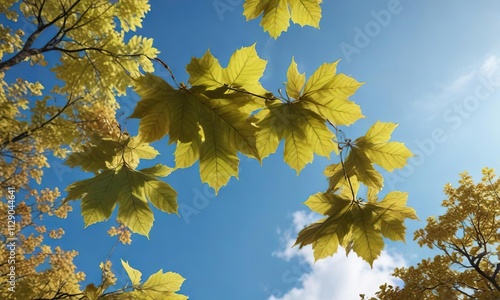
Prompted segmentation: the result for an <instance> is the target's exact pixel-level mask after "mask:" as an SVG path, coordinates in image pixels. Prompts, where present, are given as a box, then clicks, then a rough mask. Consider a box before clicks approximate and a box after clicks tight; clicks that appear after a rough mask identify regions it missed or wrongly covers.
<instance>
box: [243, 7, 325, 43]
mask: <svg viewBox="0 0 500 300" xmlns="http://www.w3.org/2000/svg"><path fill="white" fill-rule="evenodd" d="M321 2H322V1H321V0H246V1H245V3H244V4H243V8H244V11H243V15H245V17H246V19H247V21H248V20H253V19H256V18H258V17H259V16H260V15H262V21H261V23H260V25H261V26H262V27H263V28H264V31H267V32H269V35H271V36H272V37H273V38H275V39H276V38H277V37H278V36H280V34H281V33H282V32H284V31H287V29H288V27H289V26H290V19H291V20H292V22H294V23H296V24H299V25H301V26H306V25H309V26H312V27H315V28H319V22H320V20H321V7H320V3H321Z"/></svg>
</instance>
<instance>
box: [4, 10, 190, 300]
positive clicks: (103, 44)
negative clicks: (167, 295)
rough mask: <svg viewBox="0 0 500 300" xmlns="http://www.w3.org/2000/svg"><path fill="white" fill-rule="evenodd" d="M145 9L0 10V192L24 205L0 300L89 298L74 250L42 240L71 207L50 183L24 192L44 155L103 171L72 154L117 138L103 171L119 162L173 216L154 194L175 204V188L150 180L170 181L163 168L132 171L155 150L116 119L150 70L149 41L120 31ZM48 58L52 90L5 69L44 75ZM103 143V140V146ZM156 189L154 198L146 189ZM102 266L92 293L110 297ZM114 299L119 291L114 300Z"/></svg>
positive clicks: (38, 177)
mask: <svg viewBox="0 0 500 300" xmlns="http://www.w3.org/2000/svg"><path fill="white" fill-rule="evenodd" d="M148 10H149V5H148V3H147V1H127V0H121V1H108V0H68V1H54V0H35V1H15V0H11V1H2V3H1V4H0V14H1V18H2V24H1V25H0V37H1V38H0V115H1V116H2V117H1V118H0V185H1V189H0V196H2V198H5V199H8V198H9V197H10V196H12V195H13V194H9V193H13V192H14V191H15V194H16V195H23V194H25V195H26V199H21V198H18V199H16V202H15V203H16V207H15V212H16V215H15V220H16V225H15V230H14V231H12V232H15V233H16V237H17V240H15V244H16V264H15V267H16V269H15V274H16V279H15V283H16V286H15V293H12V292H11V291H9V287H11V285H10V283H9V282H8V281H7V280H8V279H9V278H8V277H7V276H2V278H1V280H0V286H1V288H0V298H2V299H13V298H12V297H15V299H23V300H24V299H34V298H40V299H41V298H43V299H60V298H62V297H65V298H79V299H81V298H82V297H83V296H84V293H87V292H88V289H85V292H84V291H82V290H81V288H80V284H81V282H82V281H83V280H84V279H85V274H84V273H83V272H81V271H78V270H77V267H76V266H75V265H74V263H73V259H74V257H75V256H76V255H78V252H77V251H74V250H69V251H66V250H63V249H61V248H60V247H58V246H56V247H55V248H54V247H53V246H49V245H53V244H57V243H55V242H54V241H50V240H49V239H59V238H61V237H62V236H63V234H64V229H63V228H47V227H46V225H45V222H44V220H45V219H47V217H53V216H55V217H58V218H62V219H65V218H66V217H67V214H68V213H69V212H71V211H72V207H71V205H69V203H68V202H66V201H67V200H68V199H67V197H66V199H65V201H63V200H61V199H60V197H61V193H60V192H59V189H58V188H57V187H56V188H52V189H49V188H47V189H43V190H41V191H40V190H38V189H35V188H32V187H31V186H30V183H31V182H32V181H33V180H34V181H36V182H38V183H41V181H42V179H43V175H44V169H45V168H48V167H50V165H49V163H48V161H49V158H50V156H51V155H53V156H55V157H58V158H64V157H66V156H67V153H68V152H74V153H73V154H72V155H71V156H70V158H69V159H68V165H70V166H73V167H74V166H76V165H82V164H83V168H84V169H86V170H87V171H95V172H97V171H99V168H98V167H100V166H95V165H92V164H90V165H87V164H86V162H87V163H88V162H89V161H90V160H88V159H87V158H86V157H85V156H78V154H77V153H76V151H78V150H84V151H86V150H89V149H92V147H93V146H96V144H97V142H96V141H106V142H108V144H110V143H111V142H110V141H119V142H116V143H115V146H116V149H114V150H116V151H118V150H121V152H120V153H118V152H114V154H115V156H114V157H113V158H112V159H111V160H110V161H109V164H111V165H110V167H111V166H112V165H113V164H116V165H118V164H119V163H121V162H122V163H123V164H125V163H126V164H127V166H126V167H127V168H130V170H132V171H130V172H133V174H137V176H138V177H140V178H142V180H143V181H144V182H147V186H145V187H144V189H143V191H142V192H143V193H146V194H148V195H149V196H151V194H153V196H152V197H151V198H152V200H151V202H152V203H153V204H154V205H156V206H157V207H159V208H160V209H164V210H166V211H169V212H173V211H174V210H175V208H174V207H172V208H171V207H169V206H168V205H166V203H165V202H162V201H163V200H165V199H162V198H161V197H160V196H162V195H163V196H165V197H167V196H168V199H169V201H173V200H171V199H172V198H175V192H174V191H173V190H170V189H168V185H167V184H166V183H164V182H162V181H159V180H158V179H157V178H156V176H166V175H168V172H169V171H168V168H166V167H164V166H161V165H158V166H156V167H154V168H150V169H143V170H141V171H140V172H139V171H135V168H136V167H137V165H138V163H139V159H140V158H151V156H153V155H156V154H157V152H156V151H155V150H154V149H152V148H150V147H149V146H144V145H143V144H141V143H140V141H138V140H133V139H130V138H129V139H125V138H123V135H122V134H121V133H120V128H119V125H118V122H117V121H116V116H115V111H116V109H117V108H118V107H119V105H118V102H117V99H116V96H118V95H124V94H125V92H126V89H127V87H128V86H130V83H131V81H132V77H133V76H137V75H138V74H140V72H141V70H142V71H153V65H152V62H151V58H154V57H155V56H156V54H157V53H158V51H157V50H156V49H155V48H154V47H153V46H152V39H148V38H144V37H141V36H136V35H127V36H128V38H127V39H126V37H125V34H124V32H128V31H135V30H136V28H137V27H140V26H141V22H142V19H143V17H144V16H145V13H146V12H147V11H148ZM4 20H5V22H4ZM23 22H24V23H23ZM15 28H23V29H24V30H27V29H29V30H31V31H30V32H24V31H23V30H22V29H15ZM50 52H57V53H59V54H60V56H59V62H58V63H57V64H56V65H53V67H52V68H51V71H52V72H53V74H54V75H55V76H56V77H57V78H58V79H59V85H53V86H50V87H48V89H47V87H45V86H44V85H43V84H44V83H43V82H38V81H37V82H30V81H28V80H25V79H23V78H14V77H12V75H13V73H11V72H9V71H10V70H11V69H13V68H19V67H22V66H21V65H26V64H27V63H28V62H29V64H30V65H31V68H33V70H35V72H40V74H45V73H47V71H46V70H45V68H46V66H47V65H48V63H47V62H46V61H45V59H44V57H45V55H48V54H49V53H50ZM10 74H12V75H10ZM89 83H93V84H89ZM106 142H102V143H100V145H101V147H103V146H104V144H106ZM134 143H135V144H134ZM94 150H95V149H94ZM106 150H110V149H106ZM104 152H105V153H98V151H94V152H92V151H90V153H91V155H104V156H106V155H108V154H109V153H108V152H107V151H104ZM87 153H88V152H87ZM106 157H107V156H106ZM104 161H106V159H104ZM56 167H57V166H56ZM105 167H106V166H103V168H105ZM117 167H118V166H117ZM96 168H97V169H96ZM128 170H129V169H126V171H128ZM75 184H76V183H75ZM155 187H156V188H157V190H160V192H158V194H160V195H157V191H151V190H152V189H154V188H155ZM80 190H82V189H80ZM21 191H26V192H25V193H24V192H21ZM0 204H1V205H0V206H1V207H0V208H1V213H0V214H1V216H2V218H3V219H4V220H6V219H7V211H8V203H7V202H4V201H2V202H1V203H0ZM125 213H129V212H128V211H126V210H125ZM127 225H129V226H131V227H133V228H136V227H135V226H134V224H129V223H127ZM10 233H11V231H10V230H9V229H8V228H5V227H2V231H1V235H0V244H1V245H2V247H1V250H0V258H1V261H2V264H0V273H2V274H9V272H10V271H11V269H10V266H11V265H10V264H9V263H8V261H9V257H10V251H9V248H8V247H7V245H8V244H9V243H10V242H12V240H9V239H8V238H9V237H10V236H11V235H10ZM129 233H130V232H129V231H128V229H125V228H124V227H122V226H120V228H118V229H115V228H112V230H111V231H110V234H112V235H120V240H121V241H122V242H123V243H130V234H129ZM48 240H49V241H48ZM101 269H102V271H103V282H101V283H100V284H99V286H98V291H99V293H98V294H95V295H98V296H99V297H103V296H104V295H106V297H107V298H109V297H110V296H111V294H110V292H109V291H106V289H107V288H108V287H111V286H112V285H113V284H114V282H115V281H116V280H114V281H113V280H112V278H113V277H114V275H112V272H111V262H106V263H103V264H101ZM105 274H107V275H106V276H104V275H105ZM108 275H109V276H108ZM106 278H108V279H109V280H108V279H106ZM120 293H123V291H120V290H117V291H115V292H113V293H112V294H113V295H115V296H118V295H119V294H120ZM179 299H182V298H179Z"/></svg>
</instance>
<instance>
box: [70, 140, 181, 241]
mask: <svg viewBox="0 0 500 300" xmlns="http://www.w3.org/2000/svg"><path fill="white" fill-rule="evenodd" d="M157 155H158V151H156V150H155V149H154V148H153V147H151V146H149V145H148V144H147V143H144V142H142V141H141V140H140V139H139V138H130V136H129V135H128V134H124V135H123V136H121V137H120V138H119V139H118V140H117V141H115V140H111V139H100V140H96V141H94V142H90V143H88V144H87V145H85V146H84V150H83V151H82V152H75V153H72V154H71V155H70V156H69V157H68V159H67V160H66V164H67V165H69V166H71V167H76V166H80V167H81V168H82V169H83V170H84V171H87V172H94V173H95V174H97V175H96V176H95V177H93V178H90V179H85V180H82V181H77V182H75V183H73V184H71V185H69V186H68V187H67V189H66V190H67V191H68V195H67V196H66V201H70V200H76V199H82V201H81V209H82V215H83V220H84V222H85V226H89V225H91V224H94V223H96V222H101V221H104V220H107V219H108V218H109V217H110V216H111V214H112V212H113V210H114V208H115V206H116V205H117V204H118V216H117V220H118V221H119V222H120V223H122V224H123V225H125V226H127V227H128V228H130V229H131V230H132V231H133V232H136V233H139V234H142V235H146V236H147V235H148V233H149V231H150V229H151V227H152V226H153V221H154V217H153V212H152V210H151V208H150V206H149V204H148V200H149V202H150V203H151V204H152V205H153V206H155V207H156V208H157V209H159V210H161V211H164V212H167V213H177V208H178V205H177V199H176V198H177V193H176V192H175V191H174V190H173V189H172V188H171V187H170V185H168V184H167V183H165V182H164V181H162V180H159V179H158V178H157V177H158V176H159V177H164V176H167V175H169V174H170V172H171V171H172V169H171V168H169V167H167V166H164V165H161V164H157V165H155V166H153V167H150V168H145V169H141V170H136V168H137V166H138V165H139V161H140V159H153V158H155V157H156V156H157Z"/></svg>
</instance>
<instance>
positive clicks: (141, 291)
mask: <svg viewBox="0 0 500 300" xmlns="http://www.w3.org/2000/svg"><path fill="white" fill-rule="evenodd" d="M121 262H122V266H123V268H124V269H125V271H126V272H127V275H128V276H129V278H130V281H131V282H132V285H133V286H134V290H133V291H131V292H127V293H125V295H128V296H131V297H132V298H133V299H141V300H142V299H144V300H146V299H165V300H187V299H188V297H186V296H184V295H181V294H177V292H178V291H179V290H180V289H181V286H182V283H183V282H184V280H185V279H184V278H183V277H182V276H181V275H179V274H177V273H174V272H166V273H163V270H159V271H158V272H156V273H155V274H153V275H151V276H149V278H148V279H147V280H146V281H145V282H144V283H141V276H142V274H141V272H140V271H138V270H136V269H134V268H132V267H131V266H130V265H129V264H128V262H126V261H123V260H121Z"/></svg>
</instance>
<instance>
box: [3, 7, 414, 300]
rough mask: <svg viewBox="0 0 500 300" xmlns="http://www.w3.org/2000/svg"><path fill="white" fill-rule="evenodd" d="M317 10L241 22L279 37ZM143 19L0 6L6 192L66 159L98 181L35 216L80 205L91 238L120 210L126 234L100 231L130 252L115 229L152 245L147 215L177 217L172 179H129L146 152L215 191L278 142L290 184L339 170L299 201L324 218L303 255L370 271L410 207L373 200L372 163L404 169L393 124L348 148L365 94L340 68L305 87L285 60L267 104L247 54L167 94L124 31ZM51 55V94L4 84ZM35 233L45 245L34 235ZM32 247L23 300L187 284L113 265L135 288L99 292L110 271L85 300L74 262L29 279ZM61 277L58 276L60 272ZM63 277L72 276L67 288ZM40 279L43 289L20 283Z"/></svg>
mask: <svg viewBox="0 0 500 300" xmlns="http://www.w3.org/2000/svg"><path fill="white" fill-rule="evenodd" d="M321 2H322V1H321V0H246V1H245V3H244V15H245V16H246V18H247V20H251V19H255V18H258V17H259V16H260V15H262V22H261V25H262V26H263V28H264V30H265V31H268V32H269V33H270V35H271V36H272V37H274V38H277V37H278V36H279V35H280V34H281V33H282V32H284V31H286V30H287V28H288V26H289V23H290V20H292V22H294V23H297V24H299V25H301V26H305V25H309V26H313V27H319V21H320V19H321V7H320V4H321ZM149 9H150V7H149V4H148V1H147V0H140V1H130V0H118V1H114V0H67V1H59V0H34V1H18V0H8V1H3V2H2V3H1V4H0V13H1V14H2V15H4V16H5V17H6V19H7V20H9V22H6V23H5V25H4V24H2V25H0V36H2V39H1V40H0V113H1V115H2V116H4V117H2V118H1V119H0V125H1V126H0V128H1V129H0V151H1V156H0V168H1V170H2V172H1V174H0V182H1V185H2V187H7V186H9V187H14V188H16V189H29V182H30V180H32V179H35V180H37V181H38V182H40V181H41V179H42V176H43V169H44V168H46V167H48V166H49V164H48V162H47V152H48V151H50V152H51V153H52V154H53V155H55V156H56V157H60V158H65V157H66V156H67V153H68V152H72V154H71V155H70V156H69V157H68V159H67V160H66V164H67V165H68V166H70V167H73V168H74V167H80V168H81V169H82V170H84V171H87V172H93V173H94V177H92V178H89V179H86V180H82V181H78V182H75V183H73V184H71V185H70V186H68V187H67V189H66V190H67V192H68V195H67V197H66V199H65V201H63V202H62V204H61V206H59V207H56V206H54V205H53V203H52V202H51V201H45V202H44V200H43V199H49V198H51V197H54V195H57V197H58V196H59V195H58V192H57V193H56V192H55V194H50V193H48V192H47V194H46V195H44V196H43V197H39V198H40V199H42V200H40V201H39V203H38V204H37V205H38V206H37V207H38V209H39V211H40V213H41V214H40V215H43V214H45V213H47V214H50V213H52V212H53V214H56V215H60V216H61V217H64V216H65V215H66V213H67V212H68V211H70V206H69V205H68V203H69V202H68V201H70V200H77V199H81V208H82V214H83V219H84V222H85V224H86V226H88V225H91V224H93V223H96V222H100V221H104V220H107V219H108V218H109V217H110V216H111V215H112V212H113V211H114V209H115V207H116V206H118V213H117V219H118V221H119V223H121V224H122V225H123V226H122V227H120V228H119V229H112V230H111V231H110V232H111V234H112V235H115V234H116V235H118V234H120V239H121V240H122V242H125V243H127V242H129V240H130V239H129V235H128V231H126V230H125V229H124V228H125V227H127V228H129V229H130V230H132V231H133V232H136V233H139V234H143V235H146V236H147V235H148V233H149V231H150V229H151V227H152V225H153V221H154V217H153V213H152V210H151V207H150V204H152V205H153V206H154V207H156V208H157V209H159V210H161V211H164V212H167V213H177V206H178V205H177V200H176V197H177V194H176V192H175V191H174V190H173V189H172V188H171V187H170V186H169V185H168V184H167V183H165V182H164V181H162V180H160V179H159V178H158V177H165V176H167V175H169V174H170V172H171V171H172V169H171V168H169V167H167V166H164V165H161V164H157V165H155V166H153V167H150V168H142V169H138V167H139V163H140V160H141V159H153V158H155V157H156V156H157V154H158V152H157V151H156V150H154V149H153V148H152V147H151V146H149V144H148V143H150V142H153V141H157V140H160V139H162V138H164V137H165V136H166V135H168V136H169V142H170V143H175V144H176V150H175V153H174V155H175V164H176V166H175V167H176V168H187V167H191V166H192V165H193V164H194V163H195V162H196V161H199V166H200V176H201V179H202V181H203V182H206V183H208V184H209V185H210V186H211V187H213V188H214V189H215V190H216V191H218V190H219V189H220V188H221V187H222V186H224V185H226V184H227V183H228V182H229V180H230V178H231V177H237V176H238V165H239V158H238V155H239V154H243V155H246V156H248V157H250V158H254V159H257V160H259V161H262V160H263V159H264V158H265V157H267V156H269V155H270V154H273V153H274V152H276V150H277V148H278V146H279V144H280V142H281V141H282V140H284V144H285V145H284V160H285V162H286V163H287V164H289V165H290V167H291V168H293V169H294V170H296V172H297V174H299V173H300V171H301V170H302V169H303V168H304V167H305V166H306V165H307V164H308V163H311V162H312V161H313V158H314V154H317V155H321V156H324V157H330V155H331V153H332V152H334V153H335V154H337V155H339V156H340V163H337V164H333V165H332V166H330V167H328V168H327V172H326V174H327V176H328V177H329V182H330V186H329V189H328V191H327V192H325V193H320V194H316V195H314V196H312V197H311V198H310V199H309V200H308V201H307V202H306V204H307V205H308V206H309V207H310V208H311V209H312V210H314V211H316V212H319V213H321V214H324V215H326V216H327V217H326V218H325V219H323V220H321V221H319V222H317V223H314V224H312V225H310V226H308V227H307V228H305V229H304V230H303V231H302V232H301V233H300V234H299V238H298V240H297V243H298V244H300V246H304V245H307V244H312V245H313V248H314V251H315V255H316V258H317V259H319V258H324V257H326V256H328V255H331V254H333V253H335V252H336V249H337V247H338V246H339V245H341V246H343V247H345V248H346V249H347V250H348V251H350V250H351V249H352V250H353V251H354V252H356V253H357V254H358V255H360V256H361V257H363V258H364V259H365V260H366V261H368V262H369V263H370V264H372V262H373V260H374V259H375V258H376V257H377V256H378V255H379V253H380V251H381V249H382V248H383V240H382V237H384V236H385V237H387V238H390V239H393V240H404V233H405V228H404V224H403V222H404V220H405V218H412V219H415V218H416V216H415V213H414V211H413V210H412V209H411V208H407V207H406V194H404V193H401V192H391V193H389V194H387V196H386V197H385V198H384V199H382V200H381V201H378V199H377V197H376V194H377V192H378V191H379V190H380V189H382V187H383V178H382V176H381V174H380V173H379V172H378V171H377V170H376V169H375V168H374V164H376V165H379V166H380V167H382V168H384V169H385V170H387V171H392V170H393V169H394V168H400V167H402V166H404V165H405V163H406V160H407V159H408V157H410V156H411V153H410V152H409V151H408V149H407V148H406V147H404V145H403V144H401V143H396V142H390V141H389V140H390V135H391V133H392V131H393V130H394V128H395V127H396V125H395V124H392V123H381V122H377V123H376V124H375V125H373V126H372V128H370V130H369V131H368V133H367V134H366V135H365V136H364V137H360V138H358V139H356V140H355V141H354V142H352V141H351V140H350V139H347V138H345V137H344V135H343V133H342V131H341V130H340V129H339V127H340V126H348V125H351V124H353V123H355V122H356V121H357V120H359V119H360V118H362V117H363V115H362V113H361V109H360V107H359V106H358V105H357V104H355V103H354V102H352V101H351V100H350V99H349V97H351V96H352V95H353V94H354V93H355V92H356V90H357V89H358V88H359V87H360V86H361V83H359V82H357V81H356V80H355V79H353V78H351V77H349V76H346V75H344V74H339V73H337V71H336V67H337V62H334V63H325V64H323V65H321V66H320V67H319V68H318V69H317V70H316V71H315V72H314V73H313V74H312V75H311V76H310V78H309V79H308V80H306V76H305V74H301V73H300V72H299V71H298V66H297V64H296V63H295V61H294V60H293V59H292V63H291V65H290V67H289V69H288V72H287V82H286V86H285V94H284V95H283V94H282V93H281V91H279V96H276V95H274V94H272V93H270V92H269V91H267V90H265V89H264V88H263V87H262V85H261V83H260V78H261V77H262V76H263V74H264V72H265V68H266V61H265V60H263V59H261V58H260V57H259V56H258V54H257V52H256V49H255V45H253V46H250V47H244V48H241V49H239V50H237V51H236V52H235V53H234V54H233V55H232V56H231V58H230V60H229V63H228V65H227V67H222V66H221V65H220V63H219V62H218V60H217V59H216V58H215V57H214V56H213V55H212V54H211V53H210V52H209V51H207V53H206V54H205V55H204V56H202V57H201V58H193V59H192V60H191V62H190V63H189V64H188V66H187V71H188V73H189V75H190V77H189V80H188V83H187V84H184V83H178V82H177V81H176V79H175V76H174V75H173V74H171V75H172V79H173V84H170V83H168V82H167V81H165V80H163V79H162V78H160V77H158V76H155V75H153V74H152V73H151V72H153V65H152V59H154V58H155V57H156V55H157V53H158V51H157V50H156V49H155V48H154V47H153V46H152V40H151V39H148V38H144V37H141V36H131V37H130V38H129V39H128V40H126V39H125V37H126V36H127V37H128V36H129V35H128V34H127V35H125V33H126V32H128V31H135V30H136V28H138V27H140V26H141V22H142V19H143V18H144V16H145V13H146V12H147V11H148V10H149ZM20 16H22V17H23V18H24V19H25V20H27V22H29V23H30V24H31V26H32V31H31V32H28V33H25V32H24V31H22V30H13V29H12V28H15V27H16V25H18V24H17V23H16V22H17V19H18V18H19V17H20ZM50 51H57V52H58V53H60V57H59V63H58V64H57V65H56V66H55V67H53V68H52V69H51V70H52V72H54V74H55V76H56V77H57V78H58V79H59V80H60V81H61V82H62V85H61V86H53V87H52V89H51V90H50V91H49V92H42V91H43V90H44V86H43V84H42V83H40V82H28V81H26V80H23V79H13V78H6V74H7V73H6V71H7V70H9V69H10V68H12V67H14V66H16V65H18V64H20V63H22V62H25V61H29V62H30V63H31V64H32V65H34V66H35V67H40V66H41V67H43V66H45V65H46V64H47V63H46V62H45V60H44V55H45V54H46V53H47V52H50ZM160 62H161V61H160ZM167 69H168V70H169V71H170V69H169V68H168V66H167ZM143 72H146V74H145V75H143V74H142V73H143ZM130 85H133V86H134V88H135V90H136V92H137V93H138V94H139V95H140V97H141V100H140V101H139V102H138V104H137V106H136V108H135V110H134V112H133V114H132V115H131V116H130V117H132V118H139V119H140V126H139V135H138V136H137V137H130V136H128V134H126V133H122V132H121V130H120V126H119V125H118V122H117V120H116V116H115V112H116V109H117V108H118V107H119V105H118V102H117V99H116V96H121V95H124V94H125V93H126V89H127V87H129V86H130ZM61 99H64V100H63V102H62V103H63V104H62V105H61V103H60V101H61ZM359 184H364V185H365V186H367V187H368V190H369V193H368V201H366V202H363V201H362V200H361V199H360V198H356V194H357V190H358V186H359ZM0 193H2V191H1V190H0ZM37 199H38V198H37ZM37 201H38V200H37ZM21 207H22V206H21ZM24 219H26V220H31V219H32V218H31V217H28V216H27V217H23V220H24ZM30 224H31V223H30ZM19 230H21V229H19ZM37 231H38V232H40V233H45V229H44V227H43V226H40V227H37ZM121 232H124V233H123V235H122V233H121ZM63 233H64V231H63V230H58V229H57V230H56V229H54V230H53V231H51V233H50V234H49V236H50V237H52V238H59V237H60V236H61V235H62V234H63ZM3 236H4V237H5V236H6V235H3ZM29 238H30V237H28V238H27V239H29ZM4 240H5V239H4ZM37 243H38V244H36V243H35V244H36V245H35V246H33V245H32V246H29V245H30V244H29V243H26V245H28V246H27V247H31V248H28V249H26V250H23V251H25V253H31V254H32V255H31V257H34V258H37V262H36V264H33V265H30V268H32V269H30V270H31V271H29V272H26V277H23V278H25V279H23V280H21V281H20V285H22V284H25V285H26V287H25V288H23V290H25V291H30V289H31V291H34V293H37V295H42V296H43V297H45V298H50V297H53V298H55V297H63V296H64V297H77V296H85V297H87V298H89V299H97V298H101V297H104V296H105V297H106V298H114V297H117V298H120V297H121V298H123V297H129V296H130V297H134V298H138V299H150V298H158V297H160V295H161V297H164V296H165V295H167V296H168V299H186V297H185V296H182V295H178V294H176V292H177V291H178V290H179V289H180V286H181V284H182V282H183V280H184V279H183V278H182V277H180V276H179V275H178V274H175V273H163V272H162V271H160V272H159V273H157V274H154V275H152V276H151V277H150V278H149V279H148V280H146V282H144V283H141V282H140V277H141V274H140V272H139V271H137V270H135V269H133V268H131V267H130V266H129V265H128V263H125V262H123V261H122V265H123V267H124V268H125V270H126V271H127V273H128V274H129V277H130V279H131V282H132V286H131V287H125V288H123V289H119V290H117V291H116V292H110V293H106V290H107V289H108V287H110V286H112V285H114V284H115V283H116V278H115V277H114V275H113V272H112V271H111V262H110V261H107V262H106V263H102V264H101V270H102V273H103V280H102V283H101V284H100V285H99V286H98V287H96V286H95V285H88V286H87V287H86V288H85V289H84V291H81V290H80V287H79V282H81V281H82V280H83V274H82V273H77V272H76V268H75V266H74V265H73V264H72V258H73V257H74V256H75V255H76V252H67V253H66V252H63V251H62V250H59V249H58V250H56V254H55V256H54V257H55V258H54V261H52V260H51V264H52V267H51V268H49V269H48V270H47V271H46V272H44V273H40V272H38V273H37V272H36V271H35V268H36V267H37V266H39V265H40V264H42V263H43V261H45V259H46V258H47V257H49V255H50V254H51V253H52V252H51V250H50V248H47V247H46V246H43V247H42V246H40V245H41V244H40V243H41V240H40V239H39V240H37ZM36 247H40V251H39V252H36V251H35V248H36ZM61 257H63V258H64V259H61ZM26 261H29V260H26ZM5 266H6V265H3V267H5ZM59 269H60V270H62V271H61V272H62V273H57V272H58V271H57V270H59ZM68 273H70V274H71V276H70V277H69V278H67V280H63V279H64V278H63V274H65V275H64V276H67V274H68ZM49 275H50V276H49ZM37 276H38V277H39V278H40V280H39V281H36V280H34V281H29V280H31V278H38V277H37ZM47 277H50V279H48V278H47ZM28 278H29V280H28ZM45 283H47V284H46V285H44V284H45ZM32 285H35V286H36V288H32ZM44 286H45V287H44ZM38 288H42V289H44V288H47V290H40V291H39V290H37V289H38ZM17 295H22V297H25V296H26V297H27V298H29V297H32V294H29V295H28V294H26V295H24V294H17Z"/></svg>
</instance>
